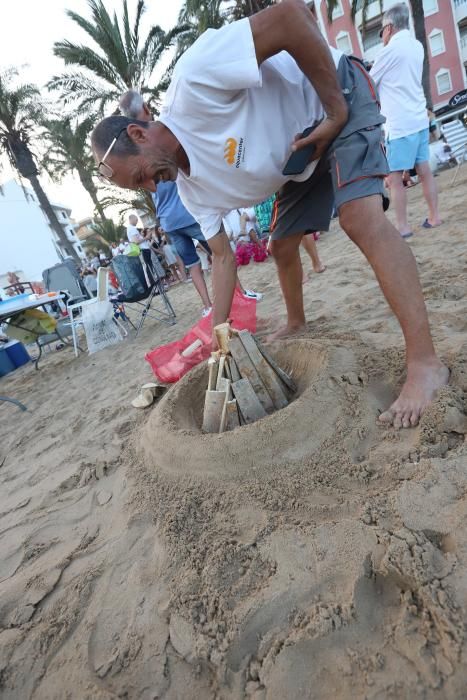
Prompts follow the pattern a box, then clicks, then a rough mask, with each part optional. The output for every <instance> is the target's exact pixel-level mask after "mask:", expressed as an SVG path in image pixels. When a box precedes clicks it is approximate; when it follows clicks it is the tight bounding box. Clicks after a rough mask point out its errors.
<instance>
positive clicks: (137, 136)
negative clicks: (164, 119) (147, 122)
mask: <svg viewBox="0 0 467 700" xmlns="http://www.w3.org/2000/svg"><path fill="white" fill-rule="evenodd" d="M126 131H127V134H128V136H129V137H130V139H131V140H132V141H133V143H138V144H139V143H146V141H147V140H148V130H147V129H145V128H144V127H143V126H140V125H139V124H129V125H128V127H127V130H126Z"/></svg>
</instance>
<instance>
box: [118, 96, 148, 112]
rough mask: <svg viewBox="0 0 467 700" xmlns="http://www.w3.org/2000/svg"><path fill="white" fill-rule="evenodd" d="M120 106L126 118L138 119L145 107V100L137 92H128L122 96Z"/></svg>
mask: <svg viewBox="0 0 467 700" xmlns="http://www.w3.org/2000/svg"><path fill="white" fill-rule="evenodd" d="M118 106H119V107H120V111H121V113H122V114H123V115H124V116H125V117H129V118H130V119H138V114H140V112H141V110H142V109H143V107H144V100H143V98H142V96H141V95H140V94H139V92H137V91H136V90H128V91H127V92H124V93H123V95H122V96H121V98H120V101H119V103H118Z"/></svg>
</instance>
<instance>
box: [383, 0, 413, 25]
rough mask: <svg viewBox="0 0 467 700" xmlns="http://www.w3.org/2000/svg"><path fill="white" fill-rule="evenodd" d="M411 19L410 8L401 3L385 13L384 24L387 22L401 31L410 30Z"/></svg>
mask: <svg viewBox="0 0 467 700" xmlns="http://www.w3.org/2000/svg"><path fill="white" fill-rule="evenodd" d="M409 17H410V13H409V8H408V7H407V5H406V4H405V3H404V2H399V3H397V5H393V6H392V7H390V8H389V10H387V11H386V12H385V13H384V17H383V23H384V20H386V22H387V23H391V24H392V26H393V27H394V29H396V30H397V31H400V30H401V29H408V28H409Z"/></svg>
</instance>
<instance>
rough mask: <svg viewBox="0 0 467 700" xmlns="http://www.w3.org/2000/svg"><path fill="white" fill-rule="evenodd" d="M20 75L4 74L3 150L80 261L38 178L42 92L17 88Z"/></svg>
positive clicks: (0, 83)
mask: <svg viewBox="0 0 467 700" xmlns="http://www.w3.org/2000/svg"><path fill="white" fill-rule="evenodd" d="M17 75H18V72H17V71H16V70H15V69H10V70H7V71H5V72H4V73H2V74H0V151H3V153H5V154H6V155H7V157H8V159H9V161H10V163H11V165H12V166H13V168H14V169H15V170H17V172H18V173H19V175H20V176H21V177H24V178H26V179H28V180H29V182H30V183H31V186H32V188H33V190H34V192H35V194H36V197H37V199H38V201H39V204H40V206H41V207H42V210H43V212H44V214H45V215H46V217H47V218H48V220H49V223H50V226H51V228H52V229H53V230H54V231H55V233H56V234H57V237H58V240H59V242H60V247H61V249H62V250H63V251H64V252H65V253H67V254H68V255H71V257H73V258H74V259H75V260H76V261H77V262H79V257H78V255H77V253H76V251H75V249H74V248H73V246H72V244H71V243H70V241H69V240H68V238H67V237H66V234H65V231H64V230H63V228H62V226H61V224H60V222H59V221H58V219H57V216H56V214H55V211H54V210H53V208H52V205H51V204H50V202H49V200H48V198H47V195H46V193H45V192H44V190H43V189H42V186H41V184H40V182H39V179H38V174H39V172H38V169H37V165H36V162H35V160H34V156H33V153H32V151H31V148H30V141H31V138H32V136H33V134H34V132H35V129H36V125H37V123H38V121H39V120H40V118H41V112H42V108H41V105H40V103H39V101H38V98H39V90H38V89H37V87H36V86H35V85H31V84H27V83H25V84H23V85H18V86H16V87H13V85H12V83H13V80H14V79H15V78H16V77H17Z"/></svg>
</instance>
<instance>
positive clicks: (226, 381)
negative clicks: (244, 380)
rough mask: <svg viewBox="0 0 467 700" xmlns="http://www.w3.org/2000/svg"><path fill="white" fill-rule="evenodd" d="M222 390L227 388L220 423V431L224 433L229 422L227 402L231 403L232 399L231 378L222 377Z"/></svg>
mask: <svg viewBox="0 0 467 700" xmlns="http://www.w3.org/2000/svg"><path fill="white" fill-rule="evenodd" d="M221 386H222V391H224V388H225V401H224V405H223V407H222V414H221V422H220V425H219V432H220V433H223V432H224V430H225V427H226V423H227V404H228V403H229V400H230V379H225V378H223V379H222V384H221Z"/></svg>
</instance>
